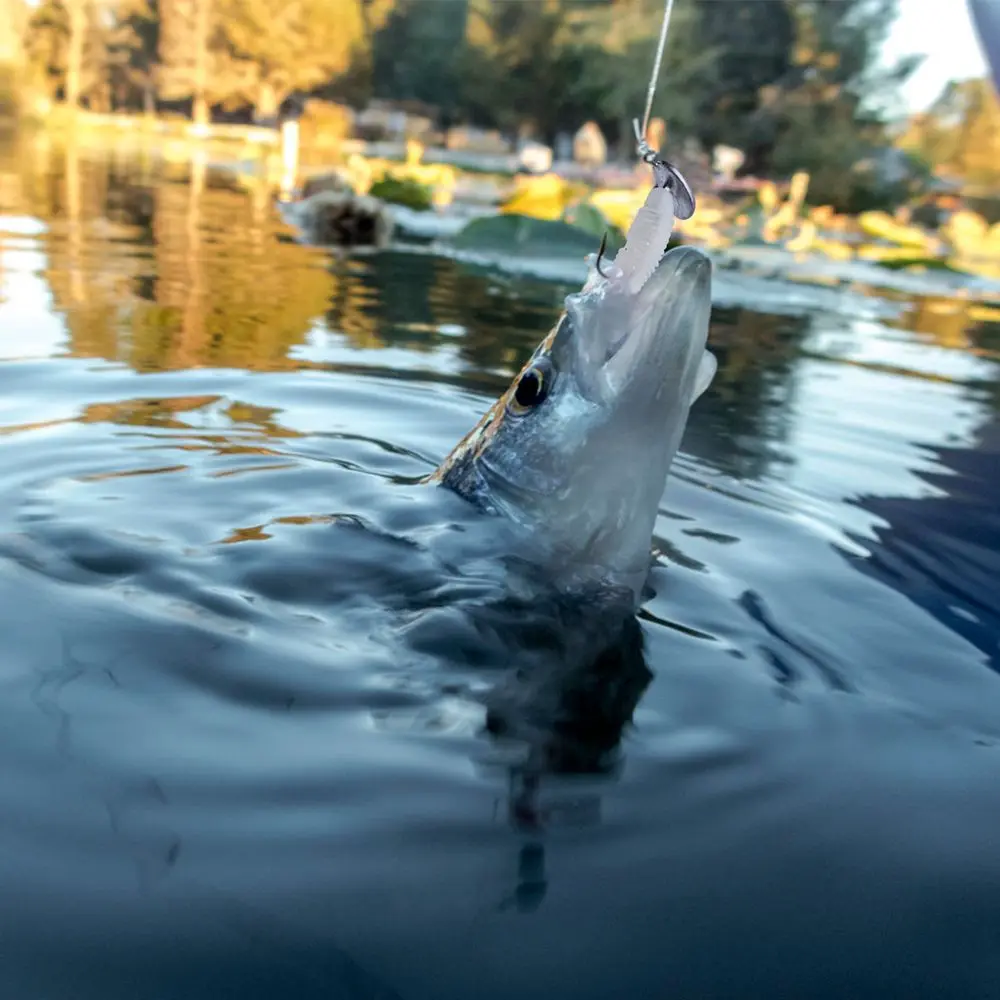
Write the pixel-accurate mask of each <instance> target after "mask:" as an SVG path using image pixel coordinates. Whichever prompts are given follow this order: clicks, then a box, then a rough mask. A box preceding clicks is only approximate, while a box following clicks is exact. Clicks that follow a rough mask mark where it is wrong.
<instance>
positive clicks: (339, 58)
mask: <svg viewBox="0 0 1000 1000" xmlns="http://www.w3.org/2000/svg"><path fill="white" fill-rule="evenodd" d="M215 3H216V8H217V10H216V17H217V23H218V25H219V30H220V32H221V34H222V36H223V37H224V39H225V46H226V48H227V50H228V52H229V53H230V54H231V56H232V59H233V61H234V63H235V64H236V65H237V66H239V67H240V69H241V70H242V74H241V77H242V80H243V81H244V84H243V85H244V86H245V87H246V88H247V94H246V96H247V97H249V98H250V100H251V101H252V102H253V104H254V106H255V109H256V117H257V118H258V119H265V120H266V119H270V118H273V116H274V115H275V114H276V112H277V110H278V108H279V106H280V105H281V102H282V101H283V100H284V98H285V97H287V96H288V95H289V94H290V93H291V92H292V91H294V90H303V91H308V90H312V89H314V88H316V87H318V86H320V85H321V84H323V83H325V82H327V81H328V80H329V79H330V78H331V77H333V76H337V75H338V74H342V73H345V72H346V71H347V70H348V69H349V68H350V67H351V64H352V62H353V60H354V58H355V55H356V52H357V50H358V49H359V48H363V47H364V44H365V42H366V39H368V38H369V37H370V35H371V33H372V32H373V31H374V30H376V29H377V28H378V27H379V23H378V21H379V19H380V18H384V17H385V15H386V13H387V10H386V5H385V4H381V5H376V4H373V3H367V4H363V3H362V2H361V0H286V2H284V3H281V4H275V3H274V2H273V0H215Z"/></svg>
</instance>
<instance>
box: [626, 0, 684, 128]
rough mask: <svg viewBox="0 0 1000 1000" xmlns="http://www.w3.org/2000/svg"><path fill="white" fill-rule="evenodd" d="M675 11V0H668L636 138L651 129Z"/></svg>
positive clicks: (636, 124) (637, 123) (664, 9)
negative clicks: (657, 82) (640, 127)
mask: <svg viewBox="0 0 1000 1000" xmlns="http://www.w3.org/2000/svg"><path fill="white" fill-rule="evenodd" d="M673 9H674V0H667V3H666V6H665V7H664V8H663V24H662V25H661V27H660V40H659V42H658V43H657V46H656V59H655V60H654V61H653V72H652V74H651V75H650V77H649V89H648V90H647V91H646V111H645V113H644V114H643V116H642V129H641V130H640V129H639V122H638V120H636V121H635V123H634V124H635V127H636V136H637V137H640V138H642V139H645V138H646V129H647V128H648V127H649V115H650V112H651V111H652V110H653V97H654V96H655V94H656V81H657V78H658V77H659V75H660V63H662V62H663V50H664V48H665V47H666V44H667V28H668V27H669V25H670V13H671V11H672V10H673Z"/></svg>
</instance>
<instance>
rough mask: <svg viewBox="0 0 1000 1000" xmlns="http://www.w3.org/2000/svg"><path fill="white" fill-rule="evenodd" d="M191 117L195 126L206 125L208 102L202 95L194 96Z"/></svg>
mask: <svg viewBox="0 0 1000 1000" xmlns="http://www.w3.org/2000/svg"><path fill="white" fill-rule="evenodd" d="M191 117H192V119H193V120H194V123H195V125H207V124H208V118H209V116H208V101H207V100H205V95H204V94H203V93H202V94H195V95H194V101H193V102H192V104H191Z"/></svg>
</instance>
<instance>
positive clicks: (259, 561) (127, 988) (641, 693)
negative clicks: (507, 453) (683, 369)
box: [0, 139, 1000, 1000]
mask: <svg viewBox="0 0 1000 1000" xmlns="http://www.w3.org/2000/svg"><path fill="white" fill-rule="evenodd" d="M235 177H236V175H235V174H232V173H228V174H227V173H224V172H220V171H218V170H213V169H207V170H195V171H194V173H193V174H192V173H191V172H190V171H189V170H188V168H187V167H186V166H183V165H169V164H163V163H161V162H159V161H157V160H156V159H155V158H153V157H151V156H147V157H146V158H145V159H144V158H142V157H139V156H133V157H131V158H123V157H118V158H116V157H113V156H110V155H100V154H98V153H94V152H91V153H88V152H86V151H84V150H82V149H69V150H65V151H64V150H61V149H59V148H57V147H56V146H55V145H53V144H51V143H47V142H46V141H44V140H40V139H35V140H28V139H24V140H21V141H19V142H17V143H13V142H11V143H8V145H7V147H5V148H4V150H3V151H2V154H0V282H2V284H0V359H2V360H0V501H2V502H0V635H2V638H3V644H2V647H0V649H2V656H0V684H2V699H0V767H2V773H3V780H2V782H0V886H2V888H3V899H4V906H3V907H0V986H2V987H3V989H2V991H0V992H2V994H3V995H4V996H5V997H6V996H10V997H15V996H16V997H20V998H29V997H30V998H33V1000H34V998H46V1000H47V998H58V1000H63V998H67V1000H69V998H72V1000H89V998H95V1000H96V998H101V1000H108V998H118V997H121V998H129V1000H136V998H143V1000H145V998H150V1000H160V998H164V1000H166V998H185V1000H200V998H206V1000H207V998H212V1000H216V998H220V997H229V996H232V997H240V998H242V1000H249V998H257V997H261V998H263V997H268V998H270V997H296V998H311V997H324V998H334V997H335V998H341V997H343V998H375V997H380V998H388V997H398V998H404V1000H411V998H413V1000H415V998H426V1000H453V998H454V1000H466V998H471V997H481V998H508V997H518V998H534V997H539V998H541V997H545V998H547V1000H551V998H556V997H567V998H569V997H572V998H574V1000H590V998H594V1000H598V998H601V1000H604V998H608V997H618V996H629V997H634V998H654V1000H658V998H661V997H662V998H666V997H671V998H698V1000H700V998H707V997H727V998H728V997H740V998H742V997H754V998H756V997H760V998H765V997H766V998H769V1000H773V998H775V997H809V998H823V997H830V998H833V997H838V998H840V997H845V996H851V997H855V998H857V997H888V996H907V997H917V996H921V997H937V998H940V997H962V998H972V997H995V996H997V995H998V989H1000V988H998V986H997V983H998V982H1000V840H998V832H997V831H998V829H1000V677H998V675H997V672H996V671H997V669H998V667H1000V646H998V640H1000V597H998V592H997V586H996V580H997V573H998V570H1000V557H998V555H997V553H998V551H1000V514H998V506H997V501H998V499H1000V424H998V416H997V414H998V406H1000V372H998V358H1000V354H998V349H1000V327H997V326H995V325H990V324H989V323H988V322H987V318H988V316H989V315H990V314H989V312H988V311H984V309H983V308H982V306H981V304H979V303H977V302H976V298H977V294H978V293H972V292H969V291H968V290H965V291H963V290H962V289H961V288H958V290H956V289H955V288H954V287H953V285H954V282H951V283H949V284H943V283H937V284H936V283H935V279H934V277H933V276H925V281H926V292H927V294H926V295H925V296H922V297H921V296H918V295H909V294H908V293H904V292H902V291H900V290H899V289H898V288H897V289H896V290H888V291H886V292H885V293H884V295H883V297H881V298H877V297H873V294H872V293H873V290H872V288H871V287H869V286H867V285H862V284H860V283H859V282H854V283H848V282H845V281H840V282H839V283H836V282H835V283H833V284H832V285H831V284H827V285H822V286H820V285H810V284H808V283H803V282H802V281H798V282H790V281H781V280H778V279H766V278H762V277H760V276H759V275H758V276H754V275H752V274H748V273H745V272H743V271H729V270H724V269H720V270H719V271H718V272H717V275H716V295H717V302H718V305H717V309H716V312H715V315H714V320H713V328H712V332H711V337H710V341H711V343H712V345H713V346H714V349H715V351H716V353H717V354H718V356H719V360H720V372H719V376H718V377H717V379H716V382H715V384H714V386H713V388H712V389H711V391H710V392H709V394H708V395H707V396H706V397H704V398H703V399H702V400H701V401H700V402H699V403H698V404H697V405H696V408H695V410H694V412H693V415H692V421H691V425H690V427H689V431H688V434H687V438H686V440H685V446H684V454H682V455H681V457H680V458H679V460H678V462H677V463H676V465H675V468H674V473H673V475H672V477H671V480H670V483H669V486H668V489H667V492H666V494H665V496H664V500H663V505H662V508H661V513H660V518H659V520H658V525H657V538H656V545H657V548H658V550H659V552H660V557H659V560H658V564H657V566H656V567H655V569H654V571H653V575H652V578H651V584H652V589H653V590H654V591H655V595H654V596H652V597H651V598H650V599H649V601H648V602H647V603H646V605H645V606H644V608H643V609H642V612H641V615H640V623H641V629H642V633H643V637H644V641H645V651H644V653H643V651H642V650H641V649H640V648H639V643H638V642H637V637H636V636H635V635H632V634H631V632H630V631H629V630H628V629H626V633H625V634H624V635H623V636H622V637H621V642H620V644H619V646H618V653H617V655H616V656H613V657H611V658H608V657H605V658H603V659H602V660H601V661H599V662H598V663H593V662H587V661H586V659H585V658H580V657H579V656H576V655H575V654H574V655H568V654H567V655H556V654H553V653H552V650H556V652H557V653H558V652H559V651H560V650H561V651H562V653H566V650H567V649H569V650H570V652H571V653H572V650H573V643H574V642H576V643H577V645H578V646H580V645H583V646H585V645H586V643H587V642H588V641H589V640H588V636H589V634H590V633H589V632H588V629H591V628H592V626H593V621H594V618H593V616H592V615H591V614H590V613H589V612H588V613H586V614H581V613H580V611H579V609H577V610H576V611H574V609H572V608H570V609H566V608H562V609H558V613H557V609H553V608H550V607H546V606H537V605H531V606H525V607H523V608H521V609H520V610H519V611H518V610H517V609H513V610H512V609H511V608H510V607H508V608H507V610H506V612H505V613H504V614H502V615H500V616H499V617H496V618H494V619H492V620H491V621H486V622H484V621H482V620H475V619H474V618H470V617H469V615H468V611H467V609H468V607H470V606H475V605H476V603H477V600H478V599H479V598H482V597H483V595H487V596H489V595H495V594H496V593H497V591H498V589H502V587H503V578H502V576H501V575H500V574H499V572H498V570H497V569H496V567H495V565H493V564H491V562H490V560H488V559H485V558H480V557H479V556H478V555H477V553H476V551H472V550H470V549H469V548H468V546H469V544H470V541H469V539H473V538H475V537H476V531H477V530H479V529H480V528H481V524H480V522H481V519H480V518H479V517H478V515H477V514H476V512H474V511H472V510H471V509H470V508H468V507H467V505H466V504H464V503H463V502H462V501H460V500H459V499H458V498H455V497H452V496H450V494H446V493H445V492H444V491H441V490H435V489H429V488H425V487H420V486H417V485H415V480H416V479H417V478H418V477H420V476H422V475H424V474H425V473H426V472H427V471H429V470H430V469H431V468H433V466H434V463H435V462H437V461H438V460H440V458H442V457H443V456H444V455H445V454H446V453H447V452H448V451H449V449H450V448H451V446H452V445H453V443H454V442H455V441H456V440H457V439H458V438H459V437H460V436H461V435H462V434H463V433H464V432H465V431H466V430H467V429H468V427H469V426H470V425H471V424H472V423H474V422H475V420H476V419H477V418H478V416H479V414H480V413H481V412H482V410H483V409H484V408H485V407H486V406H487V405H488V403H489V402H490V400H491V399H492V398H493V397H494V395H495V394H496V393H497V392H498V391H500V389H501V388H502V387H503V386H504V384H505V383H506V381H507V379H508V378H509V377H510V375H511V374H512V372H513V371H514V370H516V368H517V367H518V365H519V363H520V362H521V361H522V360H523V358H524V357H525V356H526V355H527V353H528V352H529V351H530V350H531V349H532V348H533V347H534V345H535V343H536V342H537V340H538V339H539V338H540V337H541V336H542V335H543V334H544V333H545V331H547V330H548V328H549V327H550V325H551V323H552V321H553V319H554V317H555V316H556V315H557V313H558V310H559V307H560V303H561V300H562V297H563V296H564V295H565V294H566V293H567V291H569V290H570V287H569V286H566V285H559V284H555V283H552V282H546V281H543V280H539V279H532V278H531V277H530V276H529V277H525V276H522V277H516V278H515V277H511V276H509V275H507V276H505V275H504V274H503V273H502V272H497V271H493V272H491V271H488V270H484V269H482V268H478V269H477V268H472V267H469V266H466V265H463V264H462V263H460V262H459V261H456V260H454V259H450V258H449V257H448V256H446V255H438V254H435V253H428V252H426V250H423V251H419V252H418V251H417V250H416V249H409V248H407V247H398V248H395V249H393V250H391V251H389V252H385V253H382V254H379V255H375V256H372V255H368V256H358V257H354V258H336V259H334V258H331V257H330V256H329V255H328V254H326V253H324V252H322V251H319V250H316V249H310V248H307V247H304V246H301V245H299V244H298V243H296V242H295V240H294V238H293V233H292V232H291V231H290V230H289V229H288V228H287V227H285V226H284V225H283V224H282V223H281V222H280V221H279V219H278V218H277V216H276V214H275V212H274V211H273V208H272V206H271V205H270V204H269V202H268V198H267V195H266V193H265V192H264V191H263V190H262V189H261V188H260V187H259V186H258V185H257V184H256V183H255V182H253V181H252V180H250V181H247V182H245V183H239V182H238V181H237V180H236V179H234V178H235ZM913 280H914V278H913V276H908V281H909V282H910V283H911V284H912V282H913ZM456 528H459V529H462V530H459V531H456V530H455V529H456ZM456 539H461V540H462V541H461V543H459V542H458V541H456ZM480 603H481V602H480ZM463 609H466V610H463ZM491 629H492V632H491ZM519 629H521V632H520V633H519V632H518V630H519ZM522 633H523V634H522ZM515 635H517V636H519V638H518V639H517V642H512V641H510V640H511V637H512V636H515ZM489 636H492V639H490V638H489ZM531 636H535V639H536V640H537V641H534V643H533V642H532V640H531V639H530V637H531ZM484 637H486V638H484ZM576 652H577V653H578V652H579V649H577V650H576ZM553 664H556V665H555V666H553ZM581 664H582V665H581ZM516 668H520V672H519V673H518V672H517V669H516ZM484 706H489V710H490V713H491V719H490V726H489V727H488V728H487V727H484V719H485V712H486V709H485V708H484ZM498 720H499V721H498ZM490 730H492V732H491V731H490ZM501 732H503V733H505V734H506V736H507V737H508V738H499V734H500V733H501Z"/></svg>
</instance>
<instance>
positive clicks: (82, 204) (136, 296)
mask: <svg viewBox="0 0 1000 1000" xmlns="http://www.w3.org/2000/svg"><path fill="white" fill-rule="evenodd" d="M32 170H33V172H37V171H39V170H44V171H46V172H47V176H48V177H49V179H50V181H51V183H50V184H48V185H46V186H44V188H43V192H44V197H40V198H39V197H36V199H35V200H34V204H33V205H32V206H31V209H32V213H33V214H35V215H37V216H38V217H40V218H42V219H43V220H44V221H46V222H47V223H49V233H48V235H47V237H46V244H47V250H48V257H49V266H48V268H47V270H46V277H47V279H48V281H49V284H50V286H51V288H52V292H53V297H54V300H55V304H56V306H57V308H59V309H61V310H63V311H64V312H65V314H66V320H67V326H68V331H69V337H70V351H71V353H73V354H75V355H78V356H84V357H101V358H107V359H109V360H121V361H125V362H127V363H129V364H131V365H132V366H133V367H136V368H138V369H140V370H155V369H163V368H183V367H191V366H221V367H240V368H250V369H260V368H275V367H292V366H293V362H291V361H289V360H288V352H289V349H290V348H291V347H292V346H294V345H295V344H298V343H301V342H302V341H303V340H304V338H305V336H306V334H307V333H308V331H309V329H310V327H311V325H312V323H313V322H314V321H315V320H316V319H317V318H318V317H320V316H322V314H323V313H324V311H325V309H326V306H327V302H328V299H329V296H330V293H331V289H332V284H333V283H332V281H331V278H330V276H329V274H328V273H327V270H326V268H325V267H324V257H323V255H322V254H320V253H317V252H315V251H311V250H309V249H307V248H305V247H302V246H299V245H298V244H296V243H294V242H292V241H290V240H288V239H287V238H286V237H285V235H284V232H283V227H282V226H281V224H280V223H279V222H278V221H277V220H276V218H275V217H274V216H273V214H272V213H271V211H270V209H269V208H268V205H267V199H266V194H265V196H263V197H262V195H261V192H260V191H257V190H251V191H249V192H247V191H243V190H239V189H234V188H231V187H224V186H221V185H219V184H217V183H215V182H214V179H213V177H212V176H211V174H210V173H209V172H208V170H207V168H206V166H205V164H204V161H201V162H199V161H198V160H197V159H196V160H195V161H194V162H193V164H192V166H191V169H190V172H189V174H188V176H187V177H186V178H185V180H184V182H183V183H169V182H167V181H165V180H164V179H163V177H162V176H161V175H157V176H155V177H149V176H147V177H145V178H144V177H143V167H142V165H141V164H140V163H137V162H135V161H121V160H113V159H111V158H109V157H107V156H100V155H90V154H88V153H85V152H84V150H83V149H81V148H80V147H79V146H76V145H74V144H69V145H68V146H67V147H66V148H65V150H62V151H51V152H50V154H49V155H48V156H42V157H38V158H36V162H35V163H34V164H33V167H32ZM146 174H147V175H149V170H148V168H146ZM36 194H37V192H36ZM150 247H151V255H150V254H149V251H148V249H147V248H150Z"/></svg>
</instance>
